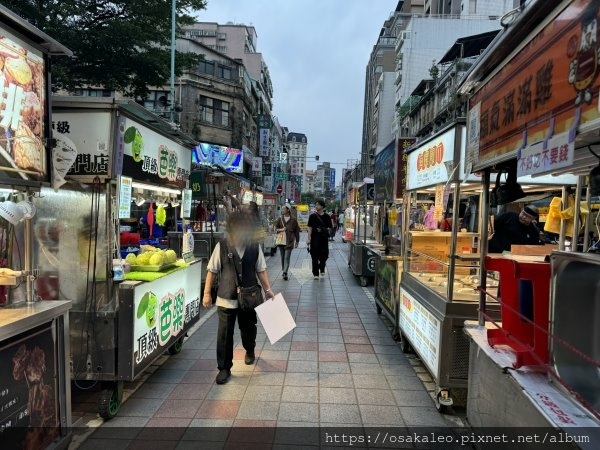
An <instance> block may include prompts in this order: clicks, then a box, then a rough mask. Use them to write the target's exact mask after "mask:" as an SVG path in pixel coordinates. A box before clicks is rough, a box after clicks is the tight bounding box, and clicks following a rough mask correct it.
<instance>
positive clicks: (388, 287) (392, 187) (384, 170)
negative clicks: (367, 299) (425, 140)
mask: <svg viewBox="0 0 600 450" xmlns="http://www.w3.org/2000/svg"><path fill="white" fill-rule="evenodd" d="M401 142H403V140H399V141H398V143H397V141H396V139H394V140H393V141H392V142H391V143H390V144H389V145H388V146H387V147H385V148H384V149H383V150H382V151H381V152H379V153H378V154H377V155H375V161H374V169H375V178H374V181H375V194H374V202H375V203H376V207H375V239H376V241H377V245H373V244H369V245H368V247H369V249H370V250H371V251H372V252H373V253H374V254H375V282H374V284H375V304H376V307H377V313H378V314H381V313H382V312H383V313H384V314H385V315H386V316H387V317H388V318H389V319H390V320H391V321H392V323H393V324H394V325H396V324H397V323H398V320H397V314H398V298H399V295H398V293H399V291H400V279H401V277H402V267H403V261H402V259H403V258H402V252H401V248H400V239H399V236H398V228H399V227H398V225H397V223H398V217H397V214H398V206H400V205H401V203H402V197H403V195H404V188H401V189H398V183H400V185H401V186H403V185H405V184H406V180H405V174H406V161H405V159H404V158H403V157H404V151H403V149H402V147H401V144H400V143H401ZM395 169H396V170H395ZM393 335H394V337H398V338H399V333H398V330H397V328H396V329H395V330H394V331H393Z"/></svg>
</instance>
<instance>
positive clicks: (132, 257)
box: [125, 253, 137, 266]
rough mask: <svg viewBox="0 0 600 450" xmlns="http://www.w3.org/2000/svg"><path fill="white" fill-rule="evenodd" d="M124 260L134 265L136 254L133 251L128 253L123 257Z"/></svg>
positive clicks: (135, 263)
mask: <svg viewBox="0 0 600 450" xmlns="http://www.w3.org/2000/svg"><path fill="white" fill-rule="evenodd" d="M125 262H126V263H128V264H130V265H132V266H135V265H137V256H135V253H129V254H128V255H127V256H126V257H125Z"/></svg>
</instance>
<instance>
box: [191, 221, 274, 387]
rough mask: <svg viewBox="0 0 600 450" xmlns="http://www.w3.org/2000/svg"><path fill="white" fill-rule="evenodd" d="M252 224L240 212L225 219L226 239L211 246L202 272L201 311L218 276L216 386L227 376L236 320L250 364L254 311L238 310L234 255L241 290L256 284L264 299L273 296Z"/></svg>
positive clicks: (252, 353)
mask: <svg viewBox="0 0 600 450" xmlns="http://www.w3.org/2000/svg"><path fill="white" fill-rule="evenodd" d="M254 228H255V225H254V223H253V222H252V221H251V220H250V218H249V217H248V214H247V213H244V212H233V213H231V214H230V215H229V217H228V220H227V226H226V232H227V237H226V238H225V239H224V240H222V241H221V242H219V243H217V245H215V249H214V251H213V252H212V255H211V257H210V260H209V261H208V267H207V272H206V281H205V288H204V297H203V299H202V304H203V305H204V307H205V308H210V307H211V306H212V297H211V293H210V288H211V286H212V284H213V281H214V280H215V277H218V280H219V284H218V289H217V301H216V304H217V314H218V316H219V327H218V331H217V368H218V369H219V373H218V374H217V378H216V380H215V381H216V383H217V384H224V383H226V382H227V381H228V379H229V377H230V376H231V367H232V366H233V333H234V330H235V322H236V319H237V321H238V326H239V328H240V334H241V336H242V345H243V346H244V349H245V350H246V356H245V358H244V362H245V363H246V364H248V365H250V364H252V363H254V360H255V353H254V348H255V347H256V312H255V311H254V310H249V311H243V310H241V309H240V308H239V307H238V301H237V295H238V292H237V285H238V276H237V272H236V268H235V263H234V254H233V252H236V253H237V256H239V258H240V259H241V267H242V270H241V279H242V286H241V287H244V288H250V287H253V286H257V285H258V284H259V282H260V285H261V286H262V288H263V289H264V293H265V296H266V298H267V299H272V298H273V297H274V294H273V291H272V289H271V283H270V282H269V275H268V273H267V263H266V261H265V256H264V254H263V251H262V249H261V247H260V246H259V245H258V242H256V238H255V235H256V230H255V229H254Z"/></svg>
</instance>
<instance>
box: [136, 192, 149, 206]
mask: <svg viewBox="0 0 600 450" xmlns="http://www.w3.org/2000/svg"><path fill="white" fill-rule="evenodd" d="M144 203H146V199H145V198H144V197H142V196H141V195H139V196H137V197H136V198H135V204H136V205H137V206H142V205H143V204H144Z"/></svg>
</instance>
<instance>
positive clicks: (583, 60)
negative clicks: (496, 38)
mask: <svg viewBox="0 0 600 450" xmlns="http://www.w3.org/2000/svg"><path fill="white" fill-rule="evenodd" d="M598 8H599V6H598V2H597V1H591V0H576V1H573V2H572V3H570V4H569V5H568V6H567V7H566V8H564V10H563V11H561V12H560V13H559V14H558V15H557V16H556V17H555V18H554V19H553V20H552V21H551V22H550V23H548V24H547V25H546V26H545V27H544V28H543V29H541V30H540V31H539V32H538V33H537V34H536V35H532V36H531V37H530V40H529V41H528V42H527V43H526V45H525V46H524V47H523V48H522V49H521V50H520V51H519V53H517V54H516V56H514V57H513V58H512V59H511V60H507V61H505V62H504V63H502V64H503V65H502V66H501V68H500V70H499V71H498V72H497V73H496V74H495V75H494V76H493V77H492V78H490V79H489V80H488V81H487V82H486V83H485V84H484V85H483V87H482V88H481V89H480V90H479V91H477V92H476V93H475V94H474V95H473V96H472V97H471V98H470V99H469V120H468V127H469V130H468V134H469V137H468V141H469V148H468V155H469V156H468V157H469V158H472V159H473V168H474V170H479V169H483V168H485V167H489V166H491V165H493V164H495V163H497V162H500V161H504V160H507V159H511V158H515V157H518V152H519V151H520V150H522V149H525V148H527V147H528V146H530V145H532V144H534V143H536V142H546V144H545V148H546V149H548V152H549V153H548V154H547V156H548V160H547V170H549V171H551V170H553V169H555V168H559V167H560V164H563V163H565V164H566V161H565V160H564V159H561V156H560V155H561V154H562V158H568V157H569V156H568V150H569V148H568V146H569V142H571V141H572V140H573V138H574V133H575V131H576V129H577V128H578V127H579V128H581V127H582V126H584V125H585V124H588V123H591V122H594V121H596V120H597V119H599V118H600V111H599V108H598V90H599V87H600V82H599V79H598V74H599V73H600V65H599V58H598V53H599V52H600V42H599V40H598V36H599V35H598V31H597V30H598V28H597V26H596V24H597V21H598V19H599V16H600V14H599V11H598ZM569 132H570V133H571V134H572V135H571V138H570V139H567V143H566V144H565V145H566V146H567V147H564V148H563V153H561V150H560V148H559V150H558V153H557V155H556V158H555V159H552V158H551V155H550V153H551V151H552V148H548V145H547V143H548V141H549V139H550V138H552V136H553V135H554V136H555V135H562V134H563V133H569ZM534 150H535V155H537V153H538V151H537V150H538V149H537V148H535V149H533V150H529V152H530V153H531V152H533V151H534ZM528 156H530V155H527V157H528ZM540 157H541V158H543V157H544V155H543V153H542V152H540ZM529 161H530V162H531V163H532V166H533V158H531V159H530V160H529ZM556 164H559V165H556ZM533 169H535V168H533V167H530V168H529V169H527V167H526V166H525V171H523V170H521V173H524V172H528V173H535V172H532V171H531V170H533Z"/></svg>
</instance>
